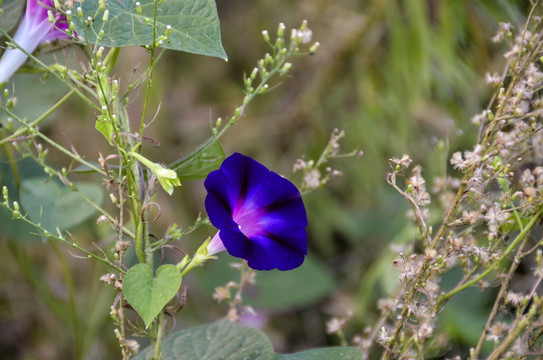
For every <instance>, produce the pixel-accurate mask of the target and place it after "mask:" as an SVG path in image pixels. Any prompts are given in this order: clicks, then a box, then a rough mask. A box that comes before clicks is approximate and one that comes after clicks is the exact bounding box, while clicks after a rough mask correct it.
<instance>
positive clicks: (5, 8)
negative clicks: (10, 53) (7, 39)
mask: <svg viewBox="0 0 543 360" xmlns="http://www.w3.org/2000/svg"><path fill="white" fill-rule="evenodd" d="M24 5H25V2H24V1H21V0H3V1H2V5H0V8H1V9H2V14H0V29H2V30H4V31H6V32H8V31H10V30H11V29H13V27H14V26H15V24H17V22H18V21H19V19H20V18H21V14H22V12H23V9H24Z"/></svg>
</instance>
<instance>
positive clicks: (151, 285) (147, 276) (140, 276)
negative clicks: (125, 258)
mask: <svg viewBox="0 0 543 360" xmlns="http://www.w3.org/2000/svg"><path fill="white" fill-rule="evenodd" d="M179 287H181V273H180V272H179V270H178V269H177V268H176V267H175V266H174V265H162V266H161V267H159V268H158V269H157V271H156V276H155V275H154V274H153V270H152V269H151V267H150V266H149V265H147V264H138V265H135V266H133V267H131V268H130V269H129V270H128V271H127V272H126V275H125V276H124V279H123V291H124V296H125V297H126V300H127V301H128V303H129V304H130V305H132V307H133V308H134V309H136V311H137V312H138V314H140V316H141V318H142V319H143V322H144V323H145V326H147V327H149V325H150V324H151V322H152V321H153V319H154V318H155V317H156V316H157V315H158V314H159V313H160V312H161V311H162V309H163V308H164V307H165V306H166V304H168V303H169V302H170V300H171V299H172V298H173V297H174V296H175V294H177V292H178V291H179Z"/></svg>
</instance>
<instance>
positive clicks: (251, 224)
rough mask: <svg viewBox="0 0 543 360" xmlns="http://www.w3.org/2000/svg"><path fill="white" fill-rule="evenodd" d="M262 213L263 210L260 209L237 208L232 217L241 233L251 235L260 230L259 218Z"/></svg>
mask: <svg viewBox="0 0 543 360" xmlns="http://www.w3.org/2000/svg"><path fill="white" fill-rule="evenodd" d="M262 215H264V211H262V210H260V209H254V210H247V209H243V208H241V209H239V210H238V211H234V214H233V216H232V218H233V219H234V221H235V222H236V224H238V227H239V230H240V231H241V232H242V233H243V235H245V236H247V237H251V236H253V235H257V234H258V233H260V232H261V230H262V224H261V222H260V219H261V217H262Z"/></svg>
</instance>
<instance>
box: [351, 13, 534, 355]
mask: <svg viewBox="0 0 543 360" xmlns="http://www.w3.org/2000/svg"><path fill="white" fill-rule="evenodd" d="M528 29H530V31H529V30H528ZM514 31H516V32H517V34H516V35H514V34H513V32H514ZM493 40H494V41H496V42H500V41H505V40H507V41H508V42H509V44H510V50H509V51H508V52H507V53H506V54H505V55H504V56H505V58H506V60H507V66H506V68H505V70H504V72H503V74H501V75H499V74H492V75H491V74H487V76H486V82H487V83H488V84H489V86H492V87H493V89H494V96H493V97H492V99H491V101H490V104H489V105H488V107H487V108H486V109H485V110H484V111H483V112H481V113H480V114H478V115H476V116H474V118H473V119H472V122H473V123H474V124H476V125H478V126H479V137H478V142H477V144H475V146H474V147H473V148H472V149H469V150H465V151H463V152H461V151H457V152H455V153H454V154H452V157H451V159H450V165H451V167H452V169H451V174H452V175H447V176H446V177H444V178H438V179H435V180H434V181H433V186H432V193H433V196H434V197H435V198H436V199H437V200H439V201H437V203H439V204H440V205H441V208H437V207H434V208H430V207H429V206H430V204H431V197H430V193H429V192H428V190H427V185H426V184H427V183H426V180H425V179H424V177H423V171H422V168H421V167H420V166H418V165H416V166H412V160H411V158H410V157H409V156H408V155H403V156H402V157H401V158H393V159H391V160H390V165H391V168H392V172H391V173H390V174H388V176H387V182H388V183H389V184H390V185H392V186H393V187H394V188H395V189H396V190H397V191H398V192H399V193H400V194H401V195H402V196H403V197H404V198H405V199H406V200H407V201H408V202H409V204H410V205H411V209H410V211H409V213H408V217H409V218H411V219H413V221H414V222H415V224H416V225H417V226H418V228H419V231H420V238H419V239H417V240H418V241H415V246H413V248H410V249H403V250H402V251H403V252H402V253H400V254H399V256H398V257H397V258H396V259H395V260H394V261H393V265H394V267H395V268H396V269H397V271H398V279H399V283H400V286H399V289H398V292H397V293H396V294H394V295H393V296H392V297H390V298H385V299H382V300H380V301H379V304H378V307H379V309H380V310H381V318H380V319H379V321H378V322H377V323H376V325H375V326H374V327H373V328H371V329H366V330H365V331H364V334H363V335H359V336H358V337H357V343H358V344H359V345H360V346H361V347H362V345H361V344H364V346H363V350H364V351H365V352H368V351H369V349H370V347H371V344H372V343H374V342H376V343H378V344H379V345H380V346H381V349H384V358H385V359H392V358H393V359H397V358H398V359H399V358H401V359H407V358H424V357H425V355H426V354H428V353H429V352H430V351H434V350H436V349H444V348H445V347H446V345H445V344H446V342H447V340H446V339H444V338H443V335H442V334H441V333H440V331H439V323H438V318H439V314H440V311H441V310H442V309H443V307H444V306H446V304H447V301H448V300H449V299H450V298H452V297H453V296H456V295H458V294H460V293H462V291H463V290H465V289H467V288H468V287H472V286H474V287H475V286H478V287H479V288H480V289H481V290H484V289H485V288H487V287H489V286H492V287H497V288H499V292H498V295H497V297H496V298H495V304H494V307H493V309H492V311H491V312H490V313H489V314H487V316H488V320H487V323H486V326H485V328H484V329H483V331H482V333H481V336H480V340H479V341H478V343H477V344H473V348H472V349H471V354H470V358H471V359H478V358H479V357H480V356H482V355H485V356H488V358H489V359H502V358H515V359H517V358H518V359H520V358H525V357H526V356H527V355H529V354H537V353H539V354H540V353H541V351H542V349H541V348H540V347H538V345H537V344H538V343H540V342H541V340H540V338H541V336H542V334H543V316H542V315H541V311H539V310H538V309H540V307H541V305H542V301H541V299H540V298H539V297H538V296H537V294H536V289H537V287H538V286H539V284H540V282H541V281H542V280H543V276H542V275H543V274H542V267H541V263H542V261H541V255H540V252H538V253H537V255H536V256H535V258H536V261H535V263H536V264H537V265H536V267H535V268H534V267H533V266H532V267H531V268H532V269H533V271H532V273H531V274H529V276H528V277H529V284H530V285H529V286H527V287H526V288H525V289H524V290H523V291H519V290H515V291H513V290H512V289H511V286H510V285H511V281H512V278H513V277H514V276H515V273H516V270H517V268H518V266H519V264H521V263H522V262H527V261H530V262H531V263H533V262H534V260H533V259H534V253H535V252H536V249H537V248H538V247H539V246H541V245H542V243H543V239H540V238H538V237H537V236H538V235H536V234H532V230H534V229H535V228H538V227H539V226H540V221H541V216H542V214H543V166H542V165H543V131H542V129H543V124H542V122H543V121H542V120H543V119H542V118H541V114H543V100H542V98H541V89H542V86H543V73H542V72H541V71H540V69H541V67H542V66H543V65H542V64H541V60H540V59H541V56H542V55H543V27H542V24H541V20H540V19H539V18H538V17H535V16H532V17H531V18H530V19H529V20H528V23H527V25H526V26H525V27H524V28H520V29H514V28H513V27H512V26H511V25H510V24H501V25H500V28H499V31H498V33H497V35H496V36H495V37H494V38H493ZM458 175H460V176H458ZM400 179H403V180H404V183H403V184H401V182H402V181H401V180H400ZM434 211H435V212H442V214H444V217H442V218H443V221H442V223H437V224H436V223H430V219H432V218H435V217H431V216H430V213H431V212H434ZM443 211H444V212H443ZM433 227H436V228H437V229H438V230H437V231H434V230H433ZM452 269H461V270H462V272H463V274H464V276H463V278H462V279H461V280H460V281H459V282H458V283H457V284H456V286H455V287H454V288H453V289H452V290H448V291H446V290H444V289H443V288H442V287H441V286H440V280H441V278H442V276H443V275H444V274H445V273H447V272H448V271H450V270H452ZM511 308H512V309H513V311H503V310H504V309H511ZM485 342H491V343H492V344H493V346H494V350H493V351H492V352H491V353H490V354H483V352H482V349H483V345H484V344H485ZM453 356H454V354H453Z"/></svg>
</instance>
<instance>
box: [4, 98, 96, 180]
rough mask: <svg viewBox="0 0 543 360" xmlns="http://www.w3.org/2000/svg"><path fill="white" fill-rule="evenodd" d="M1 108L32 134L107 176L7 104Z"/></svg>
mask: <svg viewBox="0 0 543 360" xmlns="http://www.w3.org/2000/svg"><path fill="white" fill-rule="evenodd" d="M0 109H2V110H3V111H4V112H5V113H6V114H8V115H9V116H11V117H12V118H13V119H14V120H15V121H17V122H18V123H19V124H21V125H22V126H24V127H25V128H27V130H28V131H29V132H30V134H31V135H32V134H34V135H37V136H38V137H39V138H41V139H42V140H44V141H45V142H47V143H49V144H50V145H51V146H53V147H54V148H56V149H57V150H59V151H60V152H62V153H64V154H66V155H68V156H69V157H71V158H72V159H74V160H75V161H77V162H79V163H81V164H83V165H86V166H88V167H89V168H90V169H93V170H94V171H96V172H97V173H99V174H102V175H104V176H107V174H106V172H105V171H104V170H102V169H100V168H99V167H97V166H95V165H93V164H91V163H89V162H88V161H86V160H84V159H83V158H82V157H81V156H79V155H76V154H74V153H72V152H71V151H70V150H68V149H65V148H64V147H62V146H60V145H59V144H57V143H56V142H54V141H53V140H51V139H49V138H48V137H47V136H45V135H43V134H42V133H41V132H39V131H38V130H36V129H35V128H33V127H32V126H31V125H30V124H28V123H27V122H26V121H24V120H22V119H21V118H19V116H17V115H16V114H15V113H13V111H11V110H9V109H8V108H6V107H5V106H2V107H0Z"/></svg>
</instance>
